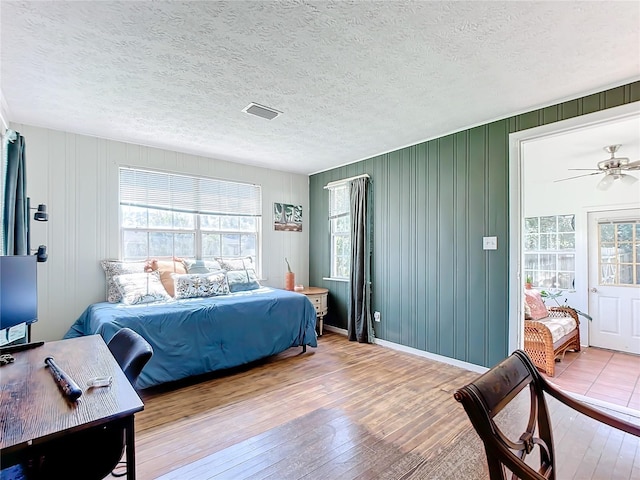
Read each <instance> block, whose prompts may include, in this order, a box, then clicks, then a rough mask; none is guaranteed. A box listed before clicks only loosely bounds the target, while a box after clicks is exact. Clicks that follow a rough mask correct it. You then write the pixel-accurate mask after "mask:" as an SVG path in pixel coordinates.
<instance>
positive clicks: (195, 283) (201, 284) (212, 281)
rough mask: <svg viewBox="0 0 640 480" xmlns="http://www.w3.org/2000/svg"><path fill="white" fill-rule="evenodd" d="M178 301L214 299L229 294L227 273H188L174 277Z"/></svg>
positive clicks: (174, 275)
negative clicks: (185, 299) (182, 299)
mask: <svg viewBox="0 0 640 480" xmlns="http://www.w3.org/2000/svg"><path fill="white" fill-rule="evenodd" d="M172 277H173V281H174V285H175V292H176V293H175V295H176V297H175V298H176V299H181V298H194V297H214V296H216V295H226V294H227V293H229V285H228V284H227V275H226V274H225V272H212V273H187V274H182V275H179V274H176V273H174V274H173V275H172Z"/></svg>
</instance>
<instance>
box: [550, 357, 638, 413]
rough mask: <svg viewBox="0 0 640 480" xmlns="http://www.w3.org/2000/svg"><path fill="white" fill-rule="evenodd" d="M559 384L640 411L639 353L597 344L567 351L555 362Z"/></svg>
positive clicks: (581, 393) (588, 395)
mask: <svg viewBox="0 0 640 480" xmlns="http://www.w3.org/2000/svg"><path fill="white" fill-rule="evenodd" d="M547 378H548V379H549V380H550V381H552V382H554V383H555V384H556V385H558V386H559V387H561V388H563V389H565V390H567V391H569V392H573V393H577V394H579V395H584V396H586V397H589V398H594V399H596V400H602V401H604V402H608V403H612V404H614V405H620V406H623V407H629V408H633V409H636V410H640V356H638V355H632V354H629V353H621V352H614V351H612V350H605V349H602V348H595V347H582V350H581V351H580V352H567V353H566V354H565V356H564V358H563V359H562V361H561V362H559V363H556V372H555V375H554V376H553V377H547Z"/></svg>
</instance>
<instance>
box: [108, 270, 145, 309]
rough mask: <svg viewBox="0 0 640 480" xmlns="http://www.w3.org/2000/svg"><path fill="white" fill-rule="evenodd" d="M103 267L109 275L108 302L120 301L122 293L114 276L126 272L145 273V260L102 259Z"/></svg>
mask: <svg viewBox="0 0 640 480" xmlns="http://www.w3.org/2000/svg"><path fill="white" fill-rule="evenodd" d="M100 265H102V269H103V270H104V273H105V275H106V277H107V302H110V303H118V302H119V301H120V300H122V294H121V293H120V289H119V288H118V285H117V284H116V283H115V281H114V280H113V278H114V277H115V276H116V275H123V274H126V273H144V266H145V263H144V262H121V261H119V260H102V261H101V262H100Z"/></svg>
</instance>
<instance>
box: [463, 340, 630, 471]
mask: <svg viewBox="0 0 640 480" xmlns="http://www.w3.org/2000/svg"><path fill="white" fill-rule="evenodd" d="M527 386H528V387H529V391H530V396H531V405H530V412H529V419H528V423H527V425H526V428H525V431H524V433H522V435H520V438H518V439H517V440H512V439H510V438H508V437H507V435H505V434H504V433H503V431H502V430H501V429H500V428H498V426H497V425H496V423H495V422H494V417H495V416H496V415H497V414H498V413H499V412H500V411H501V410H502V409H503V408H504V407H505V406H507V405H508V404H509V402H511V401H512V400H513V399H514V398H515V397H516V395H518V393H520V392H521V391H522V390H523V389H524V388H526V387H527ZM545 393H547V394H549V395H551V396H552V397H554V398H556V399H557V400H559V401H560V402H562V403H564V404H566V405H568V406H569V407H571V408H573V409H574V410H576V411H578V412H580V413H583V414H584V415H587V416H589V417H591V418H593V419H595V420H597V421H599V422H602V423H604V424H606V425H609V426H610V427H613V428H616V429H619V430H622V431H624V432H627V433H630V434H632V435H635V436H637V437H640V427H638V426H636V425H633V424H631V423H628V422H626V421H624V420H621V419H619V418H616V417H613V416H611V415H608V414H606V413H604V412H602V411H600V410H596V409H594V408H592V407H591V406H589V405H587V404H585V403H583V402H580V401H578V400H575V399H573V398H571V397H569V396H568V395H566V394H564V393H563V392H561V391H560V390H558V389H556V388H554V387H553V386H552V385H551V384H549V383H548V382H547V381H546V380H545V379H544V378H543V377H542V375H540V373H539V372H538V371H537V369H536V367H535V366H534V364H533V362H532V361H531V359H530V358H529V356H528V355H527V354H526V353H525V352H524V351H522V350H516V351H515V352H513V354H512V355H510V356H509V357H508V358H507V359H506V360H504V361H502V362H501V363H499V364H498V365H496V366H495V367H493V368H492V369H491V370H489V371H488V372H486V373H484V374H483V375H481V376H480V377H479V378H477V379H476V380H475V381H473V382H471V383H469V384H468V385H466V386H464V387H462V388H460V389H458V390H457V391H456V392H455V394H454V398H455V399H456V400H457V401H458V402H460V403H462V405H463V406H464V409H465V411H466V412H467V415H468V416H469V419H470V420H471V423H472V424H473V427H474V428H475V430H476V432H477V433H478V435H479V436H480V439H481V440H482V442H483V443H484V448H485V453H486V456H487V463H488V466H489V475H490V478H491V480H505V479H506V478H507V476H506V475H507V472H506V471H505V467H506V468H507V469H508V470H509V471H510V472H511V473H512V476H511V478H512V479H515V478H519V479H526V480H529V479H533V480H543V479H547V480H549V479H551V480H553V479H556V478H557V477H556V475H557V471H556V456H555V452H554V445H553V435H552V431H551V421H550V417H549V409H548V407H547V402H546V399H545ZM535 447H538V448H537V450H538V451H539V454H540V462H539V463H540V466H539V468H538V469H537V470H535V469H534V468H532V467H531V466H529V465H528V464H527V463H525V458H526V457H527V455H529V454H531V453H532V452H535V451H536V448H535Z"/></svg>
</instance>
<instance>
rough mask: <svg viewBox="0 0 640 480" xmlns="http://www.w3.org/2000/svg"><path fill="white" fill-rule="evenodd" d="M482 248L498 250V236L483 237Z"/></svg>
mask: <svg viewBox="0 0 640 480" xmlns="http://www.w3.org/2000/svg"><path fill="white" fill-rule="evenodd" d="M482 249H483V250H497V249H498V237H482Z"/></svg>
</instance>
